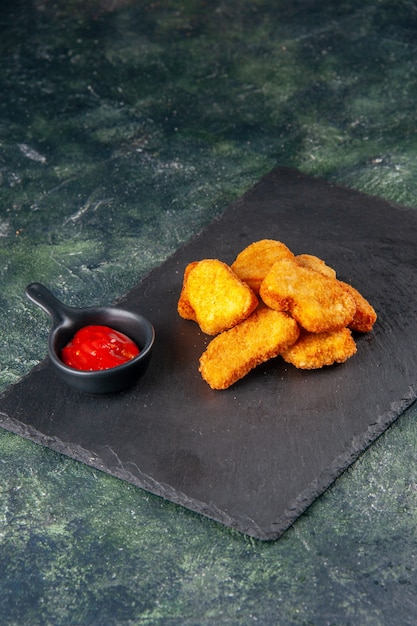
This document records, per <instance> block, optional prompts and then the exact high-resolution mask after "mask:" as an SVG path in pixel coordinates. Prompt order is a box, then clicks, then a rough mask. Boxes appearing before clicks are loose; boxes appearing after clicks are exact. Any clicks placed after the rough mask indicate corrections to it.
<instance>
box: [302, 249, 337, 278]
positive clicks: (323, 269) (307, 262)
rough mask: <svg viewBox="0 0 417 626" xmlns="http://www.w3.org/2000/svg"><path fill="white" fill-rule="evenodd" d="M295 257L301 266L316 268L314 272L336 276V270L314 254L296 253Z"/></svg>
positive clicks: (331, 276)
mask: <svg viewBox="0 0 417 626" xmlns="http://www.w3.org/2000/svg"><path fill="white" fill-rule="evenodd" d="M295 258H296V259H297V263H299V264H300V265H302V266H303V267H309V268H310V269H312V270H316V272H320V273H321V274H325V276H330V278H336V272H335V271H334V269H333V268H332V267H330V266H329V265H326V263H325V262H324V261H323V260H322V259H319V257H318V256H314V255H313V254H298V255H297V256H296V257H295Z"/></svg>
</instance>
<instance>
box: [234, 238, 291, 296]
mask: <svg viewBox="0 0 417 626" xmlns="http://www.w3.org/2000/svg"><path fill="white" fill-rule="evenodd" d="M288 257H290V258H293V257H294V255H293V253H292V252H291V250H290V249H289V248H287V246H286V245H285V244H283V243H281V242H280V241H275V240H274V239H261V240H259V241H255V242H254V243H251V244H250V245H249V246H247V248H245V249H244V250H242V252H240V253H239V254H238V255H237V257H236V259H235V261H234V262H233V263H232V265H231V268H232V270H233V271H234V272H235V274H237V276H239V278H240V279H241V280H243V281H244V282H245V283H247V284H248V285H249V287H251V289H253V291H254V292H255V293H256V294H257V293H259V288H260V286H261V283H262V281H263V279H264V278H265V276H266V274H267V273H268V271H269V270H270V269H271V267H272V265H273V264H274V263H275V262H276V261H279V259H282V258H288Z"/></svg>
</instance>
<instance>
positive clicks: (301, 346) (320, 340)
mask: <svg viewBox="0 0 417 626" xmlns="http://www.w3.org/2000/svg"><path fill="white" fill-rule="evenodd" d="M355 353H356V344H355V341H354V339H353V337H352V334H351V332H350V330H349V329H348V328H341V329H339V330H334V331H330V332H327V333H301V335H300V337H299V339H298V341H296V342H295V343H294V344H293V345H292V346H290V347H289V348H288V349H287V350H285V351H284V352H283V353H282V358H283V359H284V360H285V361H286V362H287V363H291V364H292V365H295V367H298V368H299V369H307V370H311V369H318V368H320V367H324V366H325V365H333V364H334V363H344V362H345V361H346V360H347V359H349V358H350V357H351V356H353V355H354V354H355Z"/></svg>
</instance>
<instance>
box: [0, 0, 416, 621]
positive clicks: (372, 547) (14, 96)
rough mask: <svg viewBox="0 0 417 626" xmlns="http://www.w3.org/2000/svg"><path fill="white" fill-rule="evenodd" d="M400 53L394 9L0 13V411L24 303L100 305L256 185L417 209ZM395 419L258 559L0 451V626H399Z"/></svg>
mask: <svg viewBox="0 0 417 626" xmlns="http://www.w3.org/2000/svg"><path fill="white" fill-rule="evenodd" d="M416 33H417V5H415V3H413V2H411V1H408V0H400V1H396V2H394V1H392V0H391V1H389V0H381V1H378V0H361V1H360V2H359V1H354V0H345V1H342V2H339V1H337V2H336V1H333V2H328V3H323V2H321V1H319V0H294V1H292V2H287V1H285V0H278V1H276V0H251V1H250V2H249V0H240V1H239V2H233V1H232V0H224V1H223V2H222V1H220V0H214V1H213V2H211V1H210V2H208V1H206V2H204V1H201V0H200V1H197V0H165V1H163V2H162V1H160V2H158V1H155V2H151V1H144V0H136V1H135V0H83V1H82V0H67V1H66V2H64V1H63V0H55V1H53V0H51V1H49V0H43V1H42V0H32V1H30V0H13V1H12V0H3V2H2V4H1V6H0V51H1V63H0V94H1V95H0V281H1V282H0V284H1V291H0V342H1V343H0V346H1V348H0V352H1V365H0V389H1V390H4V389H6V388H7V387H8V386H9V385H10V384H12V383H14V382H16V381H17V380H19V379H20V378H21V377H22V376H23V375H25V374H26V373H27V372H29V371H30V369H31V368H32V367H33V366H34V365H35V364H36V363H38V362H39V361H40V360H42V358H43V357H44V355H45V341H46V338H47V334H48V321H47V319H46V318H45V315H44V314H43V313H42V312H40V311H39V310H38V309H36V308H35V307H34V306H33V305H32V304H31V303H30V302H29V301H28V300H27V299H26V298H25V296H24V288H25V286H26V284H28V283H29V282H30V281H32V280H37V281H40V282H44V283H45V284H47V285H49V286H50V287H52V288H53V289H54V292H55V293H56V294H57V295H58V296H60V297H61V298H62V299H64V300H65V301H66V302H67V303H68V304H73V305H86V304H95V303H100V304H108V303H111V302H112V301H114V299H115V298H117V297H119V296H121V295H122V294H124V293H125V292H126V291H127V290H128V289H129V288H131V287H132V286H133V285H135V284H136V283H137V282H138V281H139V280H140V279H141V277H143V276H144V275H145V274H146V273H147V272H148V271H149V270H150V269H151V268H153V267H155V266H157V265H159V264H160V263H161V262H162V261H163V260H164V259H166V258H167V257H168V256H169V255H170V254H171V253H172V252H173V251H174V250H176V249H177V248H178V247H179V246H180V245H181V244H182V243H183V242H185V241H187V240H188V239H190V238H191V237H192V236H193V235H194V234H195V233H196V232H198V231H199V230H200V229H201V227H202V226H204V225H205V224H207V223H209V222H210V221H211V220H212V219H213V218H214V217H215V216H216V215H218V214H220V212H221V211H222V210H223V209H224V208H225V207H226V206H227V205H228V203H229V202H230V201H232V200H233V199H236V198H237V197H239V196H240V195H241V194H242V193H243V192H244V191H246V190H247V189H249V188H250V187H251V186H252V185H253V184H254V183H255V182H257V181H258V180H259V179H260V178H261V177H262V176H263V175H264V174H265V173H267V172H268V171H269V170H270V169H271V168H272V167H274V166H275V165H287V166H291V167H296V168H299V169H300V170H302V171H303V172H306V173H309V174H312V175H317V176H321V177H323V178H326V179H327V180H331V181H333V182H336V183H339V184H343V185H346V186H349V187H352V188H355V189H360V190H362V191H365V192H367V193H370V194H374V195H378V196H381V197H384V198H387V199H390V200H393V201H395V202H399V203H402V204H406V205H409V206H417V158H416V147H417V132H416V128H417V113H416V105H415V102H416V95H417V93H416V92H417V82H416V73H417V54H416V51H417V35H416ZM337 208H338V207H335V211H337ZM416 234H417V233H416ZM410 297H415V294H410ZM416 418H417V407H415V406H414V407H411V409H410V410H409V411H407V412H406V414H405V415H403V416H402V417H401V418H400V420H399V421H398V422H397V423H396V424H395V425H394V426H393V427H392V428H391V429H390V430H389V431H388V432H387V433H386V434H385V435H384V436H383V437H382V438H381V439H380V440H378V441H377V443H376V444H374V445H373V446H372V448H370V449H369V450H368V451H367V452H366V453H365V454H364V455H363V456H362V457H361V458H360V459H359V460H358V461H357V462H356V463H355V464H354V465H353V466H352V467H351V468H350V470H349V471H348V472H346V473H345V474H344V475H343V476H342V477H341V478H340V479H339V480H338V481H337V482H336V483H335V484H334V485H333V486H332V488H331V489H329V490H328V491H327V492H326V493H325V494H324V495H323V496H322V497H321V498H320V499H319V500H318V501H317V502H316V503H315V504H314V505H313V506H312V507H311V508H310V509H309V511H308V512H307V513H306V514H305V515H304V516H303V517H302V518H300V519H299V520H298V522H297V523H296V524H295V525H294V527H293V528H291V529H290V530H289V531H288V532H287V533H286V534H285V535H284V536H283V537H282V538H281V539H280V540H279V541H277V542H275V543H270V544H268V543H267V544H265V543H260V542H257V541H255V540H251V539H249V538H248V537H244V536H241V535H239V534H238V533H234V532H232V531H230V530H228V529H226V528H223V527H222V526H220V525H218V524H216V523H214V522H211V521H209V520H207V519H205V518H202V517H200V516H198V515H195V514H193V513H191V512H189V511H187V510H184V509H182V508H180V507H177V506H175V505H172V504H170V503H167V502H165V501H163V500H161V499H159V498H157V497H154V496H151V495H149V494H147V493H145V492H143V491H141V490H139V489H137V488H134V487H132V486H130V485H128V484H125V483H123V482H122V481H119V480H117V479H114V478H111V477H109V476H107V475H105V474H102V473H100V472H98V471H95V470H93V469H91V468H88V467H86V466H84V465H82V464H80V463H77V462H75V461H72V460H69V459H67V458H66V457H63V456H61V455H59V454H56V453H54V452H52V451H50V450H48V449H44V448H42V447H40V446H37V445H35V444H33V443H30V442H28V441H26V440H24V439H22V438H20V437H18V436H16V435H12V434H10V433H8V432H6V431H0V472H1V474H0V477H1V478H0V491H1V498H0V542H1V550H0V568H1V572H2V575H1V578H0V615H1V618H2V624H5V625H6V624H7V625H8V626H15V625H16V626H21V625H23V624H25V625H26V624H28V625H30V626H37V625H42V626H45V625H48V626H49V625H51V626H52V625H53V626H61V625H77V626H79V625H83V626H84V625H85V626H90V625H91V626H96V625H97V626H111V625H121V626H136V625H142V624H143V625H153V624H155V625H165V624H166V625H168V626H170V625H173V624H179V625H181V624H184V625H188V626H191V625H202V626H206V625H210V626H211V625H218V624H262V625H269V624H271V625H275V624H283V625H289V626H291V625H294V626H295V625H297V626H298V625H299V626H311V625H314V626H315V625H317V626H333V625H334V626H347V625H351V624H352V625H353V624H355V625H356V624H361V625H372V626H374V625H375V626H377V625H380V624H383V625H387V626H388V625H389V626H392V625H396V624H399V625H401V626H407V625H410V626H411V625H413V626H414V624H415V623H416V622H417V601H416V599H415V598H416V597H417V596H416V593H417V572H416V566H415V563H416V560H417V524H416V522H417V463H416V461H417V447H416V446H417V426H416Z"/></svg>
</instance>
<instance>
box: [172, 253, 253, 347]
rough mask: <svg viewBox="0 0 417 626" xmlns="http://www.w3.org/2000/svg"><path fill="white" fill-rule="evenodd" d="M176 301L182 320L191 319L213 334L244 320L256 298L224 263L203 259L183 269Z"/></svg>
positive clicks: (203, 329) (204, 330) (205, 331)
mask: <svg viewBox="0 0 417 626" xmlns="http://www.w3.org/2000/svg"><path fill="white" fill-rule="evenodd" d="M180 303H181V306H180ZM180 303H179V312H180V311H181V312H182V313H184V312H185V315H184V317H186V319H195V321H196V322H197V323H198V324H199V326H200V328H201V330H202V331H203V332H204V333H206V334H207V335H217V334H218V333H221V332H223V331H224V330H227V329H228V328H232V326H235V325H236V324H238V323H239V322H241V321H242V320H244V319H246V318H247V317H248V316H249V315H250V314H251V313H252V311H254V310H255V309H256V307H257V306H258V298H257V297H256V296H255V294H254V293H253V291H252V289H251V288H250V287H249V286H248V285H247V284H246V283H244V282H243V281H241V280H240V279H239V278H238V277H237V276H236V274H235V273H234V272H233V271H232V270H231V269H230V267H229V266H228V265H227V264H226V263H223V262H222V261H219V260H218V259H203V260H202V261H198V262H196V263H195V264H194V265H193V266H192V267H190V268H189V270H188V271H187V272H186V276H185V285H184V286H183V290H182V294H181V296H180ZM191 311H193V312H194V316H195V318H193V317H191ZM180 314H181V313H180Z"/></svg>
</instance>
